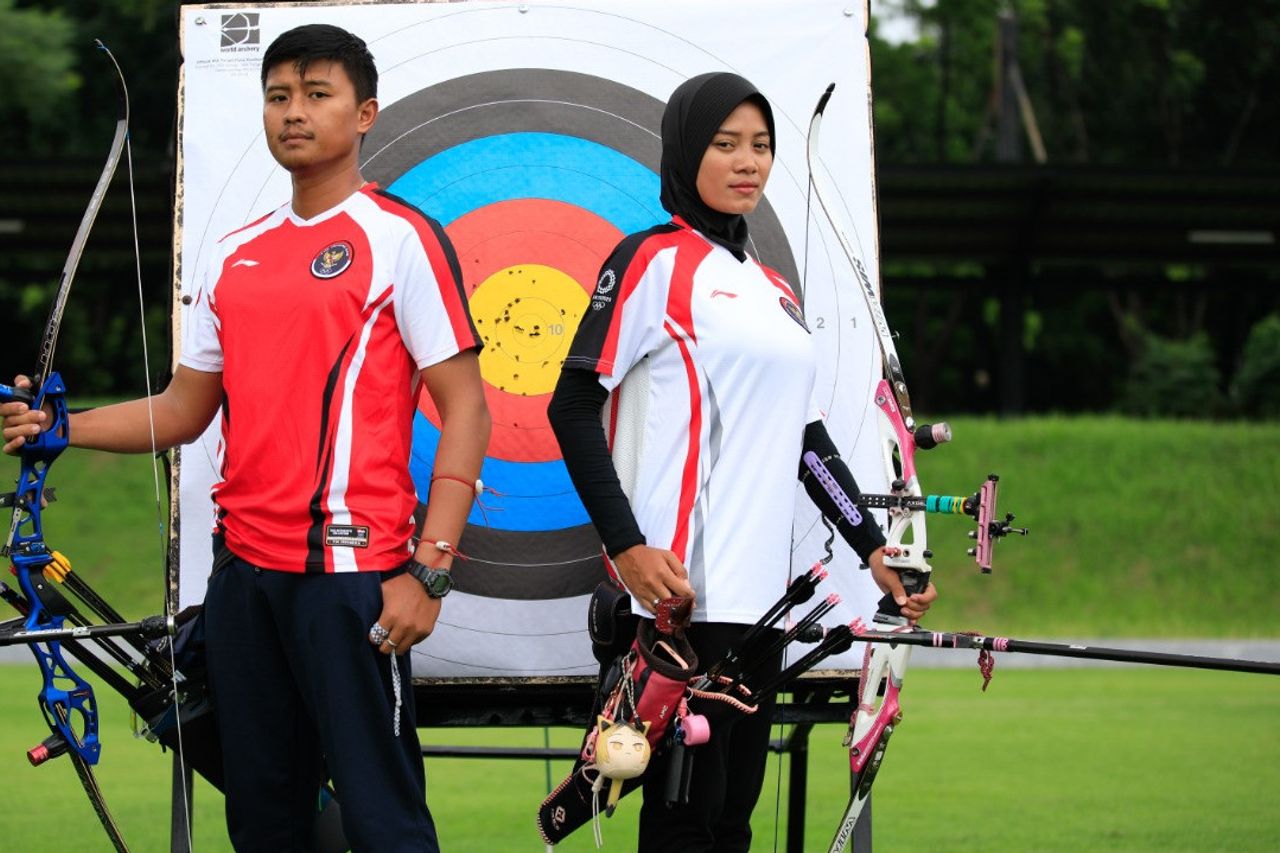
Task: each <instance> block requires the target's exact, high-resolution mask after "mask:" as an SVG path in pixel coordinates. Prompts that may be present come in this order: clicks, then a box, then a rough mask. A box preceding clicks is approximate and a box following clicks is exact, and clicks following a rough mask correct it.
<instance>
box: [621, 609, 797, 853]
mask: <svg viewBox="0 0 1280 853" xmlns="http://www.w3.org/2000/svg"><path fill="white" fill-rule="evenodd" d="M749 627H750V626H749V625H735V624H729V623H715V622H704V623H696V624H694V625H693V627H691V628H690V629H689V631H688V637H689V642H690V643H691V644H692V645H693V650H694V652H695V653H696V654H697V655H698V664H699V667H700V669H701V670H702V671H706V669H707V668H708V667H710V666H711V665H712V664H714V663H715V662H716V661H718V660H720V659H721V658H722V657H724V655H725V653H726V652H728V650H729V649H730V648H733V647H734V646H735V645H737V642H738V640H739V639H740V638H741V637H742V635H743V634H744V633H745V632H746V631H747V629H748V628H749ZM772 633H773V634H774V635H775V636H776V635H777V634H778V632H772ZM781 667H782V655H781V653H778V654H775V655H773V656H771V657H770V658H769V659H768V660H765V661H763V662H762V663H761V668H760V669H759V670H758V673H759V674H758V675H756V676H755V677H754V680H756V681H764V680H765V679H766V678H767V677H768V676H769V675H773V674H776V673H777V672H779V671H780V670H781ZM775 697H776V694H774V695H771V696H770V697H769V698H768V699H766V700H764V701H762V702H761V703H760V707H759V709H758V710H757V711H756V712H755V713H754V714H751V715H748V716H743V715H741V714H738V713H736V712H733V711H728V710H725V709H721V708H718V707H713V708H707V707H706V705H708V704H716V705H718V704H719V703H703V705H701V706H699V705H691V710H693V711H694V712H695V713H705V714H707V716H708V718H709V720H710V723H711V738H710V740H708V741H707V742H706V743H705V744H702V745H700V746H698V747H696V748H694V750H693V753H694V757H693V773H692V775H691V781H690V786H689V802H688V803H687V804H684V805H673V806H670V807H669V806H667V804H666V783H667V771H668V766H667V765H668V762H669V760H670V754H669V753H667V754H664V755H662V756H661V757H659V758H655V759H654V760H653V763H652V764H650V766H649V769H648V770H647V771H645V775H644V805H643V806H642V807H641V809H640V842H639V845H638V846H639V850H641V851H644V853H648V851H653V853H671V851H677V850H678V851H681V853H693V851H717V853H725V851H746V850H749V849H750V848H751V812H752V810H753V809H754V808H755V805H756V800H757V799H758V798H759V796H760V788H761V786H762V785H763V784H764V773H765V765H766V763H767V760H768V757H769V729H770V723H771V722H772V720H773V709H774V706H775V704H776V701H775Z"/></svg>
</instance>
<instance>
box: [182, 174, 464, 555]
mask: <svg viewBox="0 0 1280 853" xmlns="http://www.w3.org/2000/svg"><path fill="white" fill-rule="evenodd" d="M461 280H462V279H461V275H460V273H459V271H458V262H457V259H456V257H455V256H454V253H453V248H452V246H451V245H450V244H449V241H448V238H447V237H445V235H444V232H443V230H442V229H441V228H440V226H439V224H438V223H436V222H435V221H433V220H431V219H430V218H428V217H427V216H425V215H424V214H423V213H422V212H420V211H418V210H417V209H416V208H414V207H412V206H411V205H409V204H408V203H406V202H404V201H401V200H400V199H397V198H395V197H394V196H391V195H389V194H387V193H385V192H383V191H381V190H379V189H378V188H377V187H376V186H374V185H372V184H370V185H366V186H365V187H364V188H362V189H361V190H360V191H358V192H356V193H353V194H352V195H351V196H349V197H348V198H347V199H346V200H344V201H343V202H342V203H341V204H339V205H337V206H336V207H334V208H332V209H330V210H328V211H326V212H325V213H322V214H320V215H318V216H316V217H314V218H312V219H309V220H303V219H300V218H299V217H298V216H296V215H295V214H294V213H293V211H292V208H291V207H290V205H287V204H286V205H285V206H283V207H281V208H279V209H277V210H276V211H274V212H273V213H270V214H268V215H267V216H265V217H263V218H262V219H259V220H258V221H257V222H254V223H252V224H250V225H248V226H246V227H244V228H242V229H240V230H238V231H235V232H232V233H231V234H229V235H227V236H226V237H224V238H223V239H222V240H221V241H220V243H219V244H218V247H217V254H216V255H215V257H214V260H213V263H211V264H210V265H209V266H207V267H206V269H205V273H204V276H203V281H202V283H201V285H200V288H199V292H198V294H197V296H196V301H195V305H194V308H193V314H192V318H191V322H190V324H189V325H188V328H187V333H186V336H185V340H184V341H183V353H182V358H181V359H180V361H181V363H182V364H183V365H186V366H187V367H190V368H192V369H195V370H201V371H207V372H219V371H220V372H221V373H222V386H223V394H224V399H223V406H222V440H221V444H220V446H219V452H220V459H219V471H220V474H221V478H222V479H221V481H220V482H219V483H217V484H216V485H215V486H214V487H213V500H214V503H215V518H216V524H217V527H218V530H219V531H220V532H221V533H222V534H223V535H225V537H226V542H227V546H228V547H229V548H230V549H231V551H232V552H233V553H235V554H236V555H237V556H239V557H241V558H243V559H245V560H247V561H248V562H250V563H253V564H254V565H258V566H262V567H264V568H270V569H277V570H282V571H291V572H303V571H307V572H349V571H382V570H385V569H389V568H392V567H394V566H397V565H399V564H400V563H402V562H404V560H405V559H406V557H407V556H408V553H409V550H408V541H409V538H410V537H411V536H412V535H413V533H414V529H413V511H414V507H415V505H416V501H417V499H416V497H415V493H414V487H413V482H412V480H411V479H410V476H409V453H410V445H411V442H412V432H413V417H414V411H415V399H416V390H417V386H418V378H419V371H420V370H421V369H423V368H426V367H430V366H431V365H433V364H436V363H438V362H441V361H444V360H445V359H447V358H449V357H451V356H453V355H455V354H457V353H458V352H461V351H463V350H466V349H470V348H478V347H479V346H480V339H479V336H478V335H477V334H476V331H475V327H474V326H473V325H472V323H471V317H470V314H469V313H468V311H467V301H466V295H465V293H464V292H463V289H462V284H461Z"/></svg>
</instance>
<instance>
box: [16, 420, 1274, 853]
mask: <svg viewBox="0 0 1280 853" xmlns="http://www.w3.org/2000/svg"><path fill="white" fill-rule="evenodd" d="M953 426H954V428H955V432H956V441H955V442H954V443H953V444H952V445H951V446H949V447H947V448H946V449H943V450H938V451H934V452H932V453H928V454H921V456H920V464H921V466H922V469H921V479H922V482H923V484H924V488H925V491H926V492H933V493H944V494H958V493H962V492H966V491H970V490H972V489H973V488H974V487H976V486H977V484H978V483H979V481H980V480H981V478H982V477H983V476H985V474H986V473H987V472H988V471H995V472H998V473H1000V474H1001V475H1002V480H1001V490H1002V491H1001V503H1002V506H1003V507H1004V508H1007V509H1011V510H1013V511H1014V512H1017V513H1018V516H1019V522H1023V523H1026V524H1028V525H1030V526H1031V528H1032V534H1031V536H1030V537H1028V538H1027V539H1016V540H1009V541H1008V542H1005V543H1002V544H1001V546H1000V547H999V548H998V549H997V559H996V571H995V574H994V575H991V576H981V575H979V574H978V573H977V571H976V569H975V568H974V567H973V564H972V562H971V561H970V560H969V559H968V558H966V557H965V556H964V549H965V548H966V547H967V546H968V544H969V542H968V540H967V539H966V538H965V536H964V532H965V530H966V529H967V525H965V524H964V523H963V522H962V521H961V520H957V519H949V518H942V517H935V518H933V519H931V523H930V534H931V536H930V540H931V542H930V544H931V545H932V547H933V550H934V552H935V555H936V556H935V558H934V561H933V562H934V566H935V568H936V569H937V573H936V580H937V582H938V585H939V587H940V589H941V598H940V599H939V602H938V604H937V605H936V606H935V608H934V613H933V614H932V616H931V619H930V620H929V621H930V624H932V625H934V626H937V627H946V628H955V629H966V628H971V629H981V630H983V631H984V632H987V633H993V634H1003V635H1012V636H1028V637H1030V636H1039V637H1054V636H1060V637H1061V636H1090V637H1125V636H1130V637H1132V636H1193V637H1280V621H1278V619H1277V614H1280V590H1278V589H1277V584H1276V583H1275V582H1274V575H1275V572H1274V569H1273V568H1272V560H1273V559H1274V555H1275V554H1276V553H1280V525H1277V524H1276V523H1275V520H1276V519H1277V518H1280V452H1278V451H1280V424H1244V423H1227V424H1219V423H1181V422H1149V421H1130V420H1123V419H1117V418H1027V419H1021V420H1010V421H1000V420H995V419H983V418H958V419H953ZM6 470H11V469H6ZM51 483H52V484H53V485H56V486H57V487H58V489H59V492H60V496H61V497H60V500H59V501H58V502H57V503H56V504H54V505H53V506H51V507H50V508H49V510H48V512H47V513H46V519H47V521H46V524H47V528H46V532H47V534H48V538H49V541H50V542H51V543H52V544H53V545H54V546H55V547H57V548H58V549H59V550H61V551H63V552H64V553H66V554H67V555H68V556H69V557H70V558H71V559H72V560H73V562H74V564H75V567H76V570H77V571H78V572H79V573H80V574H81V575H82V576H84V577H85V578H86V579H87V580H89V581H90V583H92V584H93V585H94V586H95V587H97V588H98V589H99V590H100V592H102V594H103V595H104V596H105V597H106V598H107V599H108V600H109V601H111V602H112V603H114V604H115V605H116V606H117V607H118V608H119V609H120V610H122V611H123V612H124V614H125V615H126V616H128V617H131V618H133V617H140V616H143V615H148V614H151V613H155V612H158V611H159V610H160V608H161V600H162V589H163V570H162V561H161V556H160V552H161V545H160V536H161V531H160V526H159V524H158V522H157V519H156V510H155V496H154V489H153V486H152V482H151V473H150V466H149V460H147V459H145V458H142V457H130V458H124V457H111V456H107V455H103V454H91V453H84V452H80V451H73V452H71V453H69V454H67V456H66V457H65V458H64V459H63V460H61V461H60V462H59V463H58V467H57V468H56V469H55V471H54V476H53V478H52V480H51ZM976 678H977V677H976V675H975V674H974V673H972V672H969V671H964V672H928V671H913V672H911V673H910V674H909V679H910V682H909V685H908V690H907V693H906V694H905V703H906V710H907V719H906V722H905V724H904V726H903V727H902V728H901V730H900V733H899V734H898V735H897V736H896V737H895V739H894V741H893V744H892V748H891V749H890V751H889V759H888V760H887V761H886V764H885V768H884V770H883V771H882V773H881V777H880V779H879V780H878V781H877V792H878V794H877V799H876V806H875V818H876V820H875V825H876V850H877V852H878V853H883V851H894V850H908V849H911V850H939V851H990V850H1013V851H1021V850H1027V851H1069V850H1070V851H1078V850H1125V851H1130V850H1132V851H1145V850H1153V851H1154V850H1162V851H1163V850H1170V851H1180V850H1186V851H1191V850H1197V851H1199V850H1204V849H1231V850H1239V851H1250V850H1276V849H1280V810H1277V809H1276V808H1275V807H1274V802H1275V800H1276V798H1277V796H1278V795H1280V734H1278V732H1280V727H1277V725H1276V722H1277V720H1280V682H1277V681H1276V680H1275V679H1268V678H1266V677H1264V676H1250V675H1233V674H1222V673H1205V672H1183V671H1174V670H1167V671H1166V670H1154V669H1147V668H1132V669H1124V670H1106V671H1074V670H1072V671H1016V670H1005V671H1003V672H1001V671H999V670H998V671H997V676H996V680H995V682H994V683H993V685H992V687H991V689H990V691H989V692H988V693H987V694H980V693H978V692H977V690H976V687H975V686H974V685H975V682H976ZM37 683H38V675H37V673H36V671H35V669H34V667H32V666H29V665H6V666H2V667H0V746H2V747H3V748H2V749H0V772H3V774H4V778H5V779H6V780H8V781H9V783H10V784H9V785H8V794H9V796H8V799H7V801H6V804H5V806H6V807H5V808H4V809H3V810H0V838H3V839H5V849H12V850H22V851H27V850H47V849H59V850H66V851H75V850H85V851H97V850H102V849H104V845H105V842H104V841H103V840H102V839H101V838H100V837H99V833H100V830H99V829H98V827H97V823H96V820H95V818H94V816H93V814H92V812H91V810H90V809H89V807H88V805H87V804H86V803H85V802H84V800H83V795H82V794H81V793H80V789H79V784H78V782H77V780H76V778H75V774H74V772H73V771H72V768H71V767H70V765H69V764H68V763H67V762H66V761H65V760H62V759H60V760H58V761H55V762H51V763H50V764H49V765H47V766H45V767H41V768H39V769H32V768H29V767H27V765H26V762H25V760H24V759H23V757H22V751H23V750H25V749H26V748H27V747H29V746H31V745H33V744H34V743H36V742H37V741H39V740H40V739H41V738H42V737H43V736H44V734H45V728H44V725H43V723H42V722H41V721H40V719H39V718H38V713H37V711H36V708H35V707H34V705H35V701H34V695H35V692H36V689H37ZM99 695H100V696H101V700H100V701H101V702H102V704H103V716H104V724H103V732H104V734H103V738H104V742H105V747H104V754H103V760H102V764H101V766H100V771H99V773H100V777H101V780H102V783H103V787H104V789H105V790H106V793H107V796H108V798H109V800H110V801H111V803H112V806H113V808H114V810H115V812H116V816H117V818H118V820H119V822H120V824H121V825H122V826H123V829H124V832H125V834H126V836H127V837H128V839H129V841H130V842H131V844H132V845H133V848H134V849H135V850H143V851H147V850H162V849H167V843H168V841H167V833H168V819H167V815H168V790H169V779H170V775H169V774H170V765H169V759H168V756H167V755H165V754H162V753H161V752H160V750H159V749H158V748H157V747H155V746H153V745H151V744H147V743H143V742H135V741H134V740H133V739H131V738H130V737H129V735H128V712H127V710H126V709H125V708H124V705H123V703H122V702H121V701H120V700H119V699H118V698H117V697H115V696H113V695H111V694H110V692H109V691H107V690H100V691H99ZM842 734H843V728H842V727H832V726H826V727H820V728H819V729H818V730H817V731H815V732H814V735H813V752H812V760H811V778H810V797H809V806H808V813H807V816H806V832H807V838H808V845H807V847H808V849H825V844H826V842H827V840H828V836H829V833H830V832H831V829H832V828H833V827H834V825H835V822H836V819H837V816H838V814H839V813H840V811H841V809H842V808H843V805H844V799H845V797H846V794H845V787H846V777H845V772H846V771H845V753H844V750H842V749H841V748H840V746H839V741H840V737H841V736H842ZM579 737H580V735H579V733H577V732H571V731H567V730H556V731H554V732H552V742H553V743H554V744H555V745H565V746H568V745H573V746H576V744H577V740H578V738H579ZM424 740H426V741H427V742H430V743H441V744H443V743H469V744H481V745H502V744H512V745H522V746H537V745H541V744H542V742H543V733H542V731H541V730H495V729H471V730H434V731H429V732H424ZM771 760H772V759H771ZM566 769H567V765H562V766H557V767H556V768H554V771H553V776H554V781H559V779H560V778H561V777H562V776H563V774H564V772H565V771H566ZM545 777H546V770H545V767H544V765H543V764H542V763H541V762H522V761H494V760H489V761H479V760H461V759H430V760H429V761H428V787H429V801H430V802H431V804H432V808H433V809H434V810H435V812H436V815H437V819H438V821H439V823H440V830H441V836H442V840H443V841H444V843H445V845H446V849H452V850H537V849H540V847H539V845H538V843H537V841H536V835H535V832H534V829H533V815H534V810H535V808H536V805H537V802H538V801H539V800H540V799H541V797H542V794H543V792H544V791H545V786H546V778H545ZM775 779H776V776H771V777H770V780H769V782H768V785H767V791H766V795H765V798H764V801H762V803H761V805H760V806H759V807H758V808H757V810H756V814H755V826H756V833H757V844H756V847H757V849H766V850H767V849H772V847H773V843H772V839H773V836H774V817H773V808H772V796H773V790H774V786H775ZM783 796H784V802H785V792H784V794H783ZM635 808H636V807H635V805H634V804H633V803H631V802H627V803H625V804H624V806H623V807H622V808H621V809H620V812H619V814H618V815H617V816H615V817H614V818H613V819H611V820H609V821H606V822H605V825H604V833H605V839H606V844H607V847H608V848H609V849H622V850H625V849H630V847H631V846H632V839H634V819H635ZM195 822H196V849H197V850H198V851H207V850H225V849H228V846H227V842H226V836H225V830H224V828H223V820H222V814H221V802H220V797H219V796H218V795H217V793H216V792H214V791H212V790H211V789H209V788H208V786H207V785H201V787H199V788H198V789H197V793H196V819H195ZM55 829H56V830H57V831H58V833H59V834H60V836H61V837H64V838H65V837H67V836H72V837H75V838H78V839H82V840H79V841H74V842H66V843H62V842H59V843H57V844H56V845H55V844H52V843H50V842H47V841H44V840H42V839H46V838H48V837H49V834H50V832H51V831H53V830H55ZM564 849H567V850H582V851H587V850H592V849H594V846H593V845H592V844H591V836H590V832H589V831H588V830H583V831H580V832H578V833H577V834H576V835H575V836H574V837H573V838H572V839H571V840H570V842H569V843H567V844H566V845H564Z"/></svg>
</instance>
